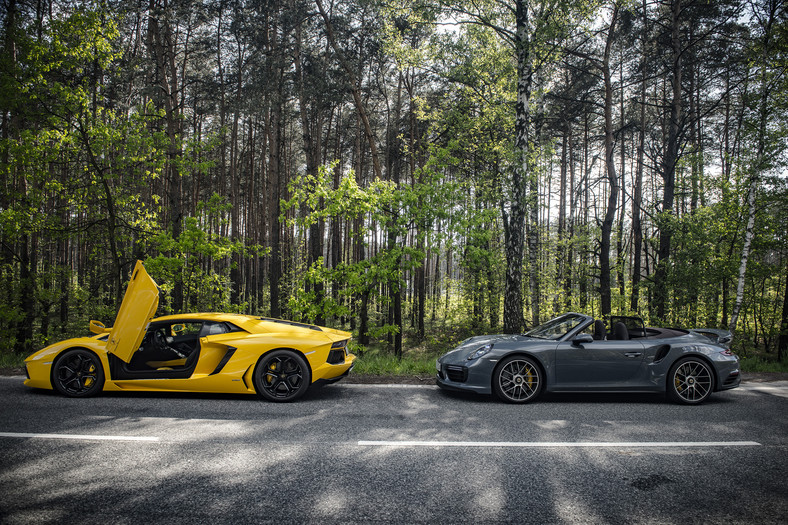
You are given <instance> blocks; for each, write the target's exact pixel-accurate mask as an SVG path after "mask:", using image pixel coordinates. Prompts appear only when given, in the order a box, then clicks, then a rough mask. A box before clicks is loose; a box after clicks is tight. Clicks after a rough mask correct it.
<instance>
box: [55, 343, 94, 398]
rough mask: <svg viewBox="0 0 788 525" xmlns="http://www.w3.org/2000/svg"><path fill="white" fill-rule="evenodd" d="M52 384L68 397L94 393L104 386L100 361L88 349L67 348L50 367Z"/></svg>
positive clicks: (86, 395)
mask: <svg viewBox="0 0 788 525" xmlns="http://www.w3.org/2000/svg"><path fill="white" fill-rule="evenodd" d="M52 386H53V387H54V388H55V390H57V391H58V392H60V393H61V394H63V395H64V396H68V397H89V396H93V395H96V394H97V393H99V392H101V389H102V388H103V386H104V369H103V368H102V367H101V361H100V360H99V358H98V356H97V355H96V354H94V353H93V352H90V351H88V350H82V349H75V350H69V351H68V352H66V353H64V354H63V355H61V356H60V357H58V358H57V361H55V365H54V366H53V367H52Z"/></svg>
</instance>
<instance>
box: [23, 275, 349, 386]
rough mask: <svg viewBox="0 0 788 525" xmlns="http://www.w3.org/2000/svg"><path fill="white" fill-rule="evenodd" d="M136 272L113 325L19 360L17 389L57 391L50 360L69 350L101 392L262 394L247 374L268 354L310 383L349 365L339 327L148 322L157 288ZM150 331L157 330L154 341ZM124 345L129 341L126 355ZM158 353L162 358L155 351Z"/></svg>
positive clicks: (223, 320) (190, 318)
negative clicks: (89, 359)
mask: <svg viewBox="0 0 788 525" xmlns="http://www.w3.org/2000/svg"><path fill="white" fill-rule="evenodd" d="M142 272H144V268H142V266H141V263H138V265H137V267H135V272H134V276H135V278H134V279H133V280H132V283H130V285H129V288H128V289H127V292H126V295H125V296H124V302H123V305H121V311H123V310H124V307H126V311H125V312H124V316H123V317H121V315H120V313H119V315H118V318H117V321H116V323H115V326H114V327H112V328H108V329H104V327H103V325H101V323H96V322H93V321H92V322H91V326H90V328H91V330H92V331H94V333H97V335H95V336H92V337H79V338H74V339H69V340H66V341H61V342H59V343H55V344H53V345H50V346H48V347H46V348H44V349H42V350H40V351H38V352H36V353H34V354H33V355H31V356H30V357H28V358H27V359H26V360H25V365H26V368H27V374H28V379H27V380H26V381H25V385H27V386H30V387H34V388H42V389H52V388H56V389H57V390H59V391H61V392H63V388H62V387H61V388H58V387H57V386H56V383H57V381H58V380H59V378H60V376H63V375H64V372H63V366H65V365H62V364H60V363H59V362H58V359H59V358H60V357H61V356H64V354H66V353H69V352H70V351H73V350H81V351H83V354H82V355H88V356H94V357H95V359H96V361H95V363H96V364H98V363H100V365H101V366H100V368H101V371H102V372H103V386H102V388H101V390H103V391H158V392H163V391H177V392H205V393H229V394H254V393H258V394H261V395H264V394H262V393H261V392H260V389H261V386H260V384H259V381H260V379H259V377H258V383H257V384H256V383H255V370H256V368H257V367H258V364H259V363H261V362H263V361H264V360H265V359H266V355H267V354H269V353H271V352H273V353H278V354H280V355H285V356H286V357H290V356H297V357H298V358H300V359H303V361H304V362H305V363H306V365H307V366H308V369H309V370H308V377H309V379H310V380H309V383H310V384H312V383H315V382H334V381H336V380H339V379H341V378H342V377H344V376H345V375H347V374H348V373H349V372H350V370H351V369H352V368H353V365H354V363H355V359H356V357H355V356H354V355H353V354H350V353H348V352H347V343H348V342H349V340H350V337H351V334H350V333H348V332H344V331H341V330H335V329H331V328H325V327H318V326H312V325H306V324H302V323H293V322H290V321H284V320H279V319H264V318H261V317H256V316H250V315H240V314H228V313H191V314H181V315H168V316H164V317H159V318H155V319H151V318H150V316H151V315H152V313H151V310H150V309H151V308H152V305H153V304H154V303H156V304H158V287H157V286H156V283H155V282H154V281H153V280H152V279H151V278H150V277H149V276H148V274H147V273H142ZM154 290H156V296H155V299H154V297H153V294H152V292H153V291H154ZM127 299H129V301H128V303H127ZM127 305H131V306H127ZM154 311H155V310H154ZM132 328H134V329H132ZM156 332H160V334H159V337H158V339H157V337H155V336H156V335H157V334H156ZM128 341H132V342H133V343H134V345H133V346H134V348H133V349H132V350H131V351H129V350H128V348H127V346H128ZM162 348H166V349H167V351H168V352H169V353H166V352H165V353H163V354H162V353H161V349H162ZM170 351H171V352H170ZM157 352H159V354H160V355H156V354H157ZM72 353H73V352H72ZM148 354H151V355H148ZM271 355H274V354H271ZM63 360H64V361H65V360H66V359H65V357H64V359H63ZM294 362H300V361H298V359H296V360H295V361H294ZM69 371H70V370H69ZM304 377H306V375H304ZM97 382H98V381H97ZM96 388H98V387H96ZM64 393H65V392H64ZM302 393H303V392H302ZM67 395H70V394H68V393H67ZM87 395H93V392H89V393H88V394H87ZM264 397H268V396H264ZM299 397H300V395H299ZM269 398H270V397H269ZM282 400H288V399H287V398H285V399H282Z"/></svg>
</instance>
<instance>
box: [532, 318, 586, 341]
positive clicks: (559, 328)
mask: <svg viewBox="0 0 788 525" xmlns="http://www.w3.org/2000/svg"><path fill="white" fill-rule="evenodd" d="M584 320H585V317H583V316H582V315H577V314H566V315H562V316H561V317H556V318H555V319H550V320H549V321H547V322H546V323H544V324H540V325H539V326H537V327H536V328H534V329H533V330H531V331H529V332H526V333H525V335H526V336H527V337H534V338H536V339H553V340H555V339H561V338H562V337H563V336H564V335H566V334H567V333H568V332H570V331H571V330H574V329H575V328H577V326H578V325H579V324H580V323H582V322H583V321H584Z"/></svg>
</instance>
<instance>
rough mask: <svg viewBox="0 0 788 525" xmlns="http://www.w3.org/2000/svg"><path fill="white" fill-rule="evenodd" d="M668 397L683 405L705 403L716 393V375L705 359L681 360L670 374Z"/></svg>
mask: <svg viewBox="0 0 788 525" xmlns="http://www.w3.org/2000/svg"><path fill="white" fill-rule="evenodd" d="M667 390H668V397H669V398H670V399H671V400H672V401H675V402H676V403H680V404H683V405H697V404H700V403H703V402H704V401H705V400H706V399H708V398H709V396H710V395H711V393H712V392H713V391H714V374H713V371H712V368H711V366H710V365H709V364H708V363H707V362H706V361H704V360H703V359H700V358H697V357H685V358H684V359H679V360H678V361H676V362H675V363H674V364H673V366H671V367H670V372H668V384H667Z"/></svg>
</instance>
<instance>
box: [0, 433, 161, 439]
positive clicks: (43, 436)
mask: <svg viewBox="0 0 788 525" xmlns="http://www.w3.org/2000/svg"><path fill="white" fill-rule="evenodd" d="M0 437H5V438H39V439H74V440H91V441H96V440H98V441H158V440H159V438H157V437H152V436H92V435H80V434H29V433H24V432H0Z"/></svg>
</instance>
